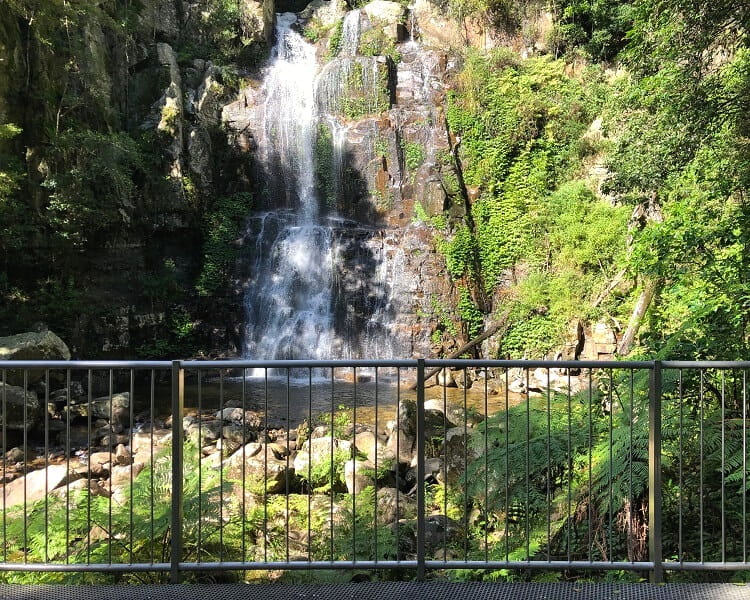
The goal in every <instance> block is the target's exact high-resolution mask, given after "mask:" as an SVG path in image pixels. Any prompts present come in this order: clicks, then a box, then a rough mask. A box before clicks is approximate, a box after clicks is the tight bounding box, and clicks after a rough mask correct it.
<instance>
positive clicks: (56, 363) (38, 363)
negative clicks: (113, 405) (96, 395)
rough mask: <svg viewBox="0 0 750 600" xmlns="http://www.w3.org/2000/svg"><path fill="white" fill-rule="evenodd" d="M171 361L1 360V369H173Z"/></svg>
mask: <svg viewBox="0 0 750 600" xmlns="http://www.w3.org/2000/svg"><path fill="white" fill-rule="evenodd" d="M172 364H173V363H172V361H169V360H0V369H171V368H172Z"/></svg>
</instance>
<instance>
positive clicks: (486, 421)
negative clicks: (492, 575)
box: [484, 367, 490, 562]
mask: <svg viewBox="0 0 750 600" xmlns="http://www.w3.org/2000/svg"><path fill="white" fill-rule="evenodd" d="M488 380H489V369H488V368H487V367H485V368H484V561H485V562H488V561H489V560H490V548H489V529H490V527H489V517H490V509H489V506H490V501H489V494H490V490H489V463H488V456H489V452H490V443H489V439H488V436H489V429H490V428H489V418H490V410H489V400H488V395H489V389H488V386H489V383H488Z"/></svg>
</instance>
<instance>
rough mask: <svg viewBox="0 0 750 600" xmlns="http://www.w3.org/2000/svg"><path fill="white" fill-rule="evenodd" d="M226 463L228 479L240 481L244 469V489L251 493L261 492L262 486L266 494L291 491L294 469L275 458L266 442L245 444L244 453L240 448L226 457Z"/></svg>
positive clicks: (284, 461) (285, 462)
mask: <svg viewBox="0 0 750 600" xmlns="http://www.w3.org/2000/svg"><path fill="white" fill-rule="evenodd" d="M226 465H227V467H228V469H227V478H229V479H235V480H237V481H241V480H242V479H243V470H244V481H245V489H246V490H247V491H249V492H251V493H255V494H262V493H263V491H264V487H265V492H266V493H268V494H275V493H278V492H284V491H287V489H289V491H292V483H293V481H292V478H293V475H294V469H292V468H291V467H290V466H289V465H288V464H287V461H286V460H280V459H278V458H276V456H275V455H274V453H273V451H272V450H271V448H269V447H268V446H267V445H266V444H258V443H256V442H253V443H250V444H247V445H246V446H244V454H243V448H240V449H239V450H237V451H236V452H235V453H234V454H232V456H230V457H229V458H228V459H227V461H226Z"/></svg>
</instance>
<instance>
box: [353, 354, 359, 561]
mask: <svg viewBox="0 0 750 600" xmlns="http://www.w3.org/2000/svg"><path fill="white" fill-rule="evenodd" d="M353 372H354V380H353V381H354V388H353V391H354V394H353V395H354V398H353V399H352V403H353V405H354V406H353V410H352V425H353V429H352V446H354V447H355V448H356V447H357V367H354V369H353ZM352 460H353V461H354V468H353V469H352V491H353V494H352V562H355V563H356V562H357V492H359V490H358V489H357V453H356V452H353V453H352Z"/></svg>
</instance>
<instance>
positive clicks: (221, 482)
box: [198, 371, 224, 562]
mask: <svg viewBox="0 0 750 600" xmlns="http://www.w3.org/2000/svg"><path fill="white" fill-rule="evenodd" d="M219 415H221V417H220V418H221V423H220V425H221V427H222V429H221V430H220V431H219V435H221V436H222V437H221V438H220V439H221V440H222V444H221V451H220V452H219V562H224V461H223V460H222V459H221V458H222V455H223V454H224V439H223V428H224V372H223V371H219ZM198 454H201V452H200V450H199V451H198Z"/></svg>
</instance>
